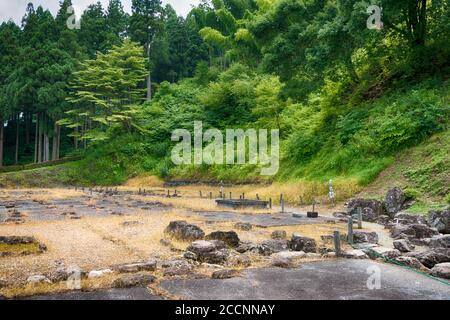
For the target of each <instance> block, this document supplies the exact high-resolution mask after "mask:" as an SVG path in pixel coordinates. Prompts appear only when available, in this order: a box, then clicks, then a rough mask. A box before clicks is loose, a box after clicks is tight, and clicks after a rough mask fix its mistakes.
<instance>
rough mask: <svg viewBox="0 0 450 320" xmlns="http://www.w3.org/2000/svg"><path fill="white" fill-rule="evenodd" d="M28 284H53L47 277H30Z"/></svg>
mask: <svg viewBox="0 0 450 320" xmlns="http://www.w3.org/2000/svg"><path fill="white" fill-rule="evenodd" d="M27 283H29V284H38V283H52V282H51V281H50V280H49V279H48V278H47V277H46V276H42V275H36V276H31V277H28V279H27Z"/></svg>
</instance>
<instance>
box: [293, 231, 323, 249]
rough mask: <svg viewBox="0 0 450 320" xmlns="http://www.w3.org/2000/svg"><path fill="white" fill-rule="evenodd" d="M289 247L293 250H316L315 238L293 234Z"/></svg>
mask: <svg viewBox="0 0 450 320" xmlns="http://www.w3.org/2000/svg"><path fill="white" fill-rule="evenodd" d="M290 247H291V249H292V250H293V251H303V252H306V253H308V252H312V253H316V252H317V244H316V240H314V239H311V238H307V237H304V236H301V235H299V234H293V235H292V238H291V243H290Z"/></svg>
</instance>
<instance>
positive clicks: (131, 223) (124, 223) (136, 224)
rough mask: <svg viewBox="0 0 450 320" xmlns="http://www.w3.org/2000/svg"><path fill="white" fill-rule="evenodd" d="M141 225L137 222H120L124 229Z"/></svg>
mask: <svg viewBox="0 0 450 320" xmlns="http://www.w3.org/2000/svg"><path fill="white" fill-rule="evenodd" d="M141 224H142V223H141V222H139V221H124V222H122V226H124V227H134V226H138V225H141Z"/></svg>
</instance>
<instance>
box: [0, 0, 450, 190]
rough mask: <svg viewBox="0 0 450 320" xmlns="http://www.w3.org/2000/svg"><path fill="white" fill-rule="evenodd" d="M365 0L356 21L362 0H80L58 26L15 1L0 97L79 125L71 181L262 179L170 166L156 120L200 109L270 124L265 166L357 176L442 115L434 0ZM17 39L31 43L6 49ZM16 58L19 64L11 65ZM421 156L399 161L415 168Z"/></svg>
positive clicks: (165, 130) (313, 175) (183, 117)
mask: <svg viewBox="0 0 450 320" xmlns="http://www.w3.org/2000/svg"><path fill="white" fill-rule="evenodd" d="M65 2H70V1H65ZM378 5H380V7H382V8H383V11H382V13H383V14H382V16H381V17H380V18H381V21H382V23H383V26H382V28H381V25H376V28H368V27H367V22H368V19H369V22H370V18H369V16H370V15H371V14H372V13H373V12H372V11H371V10H369V11H368V7H369V4H368V3H367V1H363V0H353V1H347V0H304V1H302V0H258V1H254V0H213V1H211V2H209V1H203V2H202V3H201V4H200V5H199V6H197V7H195V8H193V9H192V11H191V12H190V14H189V15H188V16H187V17H186V18H182V17H179V16H177V14H176V12H175V11H174V10H173V9H172V8H171V7H169V6H167V7H165V8H163V7H161V3H160V1H157V0H148V1H133V13H132V15H131V16H128V15H126V14H125V13H123V9H122V8H121V5H120V1H111V3H110V5H109V8H108V10H107V11H104V10H103V9H102V8H101V6H100V5H99V4H97V5H92V6H90V7H89V8H88V9H87V11H86V12H85V13H84V14H83V16H82V28H81V29H80V30H64V31H59V32H57V31H54V30H62V29H57V28H56V26H55V25H57V24H58V17H57V18H56V20H55V19H53V18H52V17H51V15H49V13H48V12H46V11H44V10H43V9H41V8H39V9H38V10H36V11H33V10H31V9H30V8H29V9H28V11H29V12H28V14H27V16H26V17H27V19H25V20H24V21H25V22H24V27H23V28H22V29H20V28H18V27H16V26H15V25H13V24H11V23H4V24H3V25H2V26H1V28H0V37H1V38H2V42H7V43H8V46H5V47H4V49H2V50H3V51H1V52H0V53H1V55H0V59H1V61H6V62H7V63H6V66H4V65H5V64H2V67H1V68H0V90H1V92H2V93H3V92H5V95H3V94H2V98H1V99H0V108H2V109H1V110H2V115H13V114H17V113H18V112H24V110H23V109H22V108H26V110H27V112H30V113H31V114H33V113H36V112H37V113H43V112H45V114H46V116H48V117H50V118H51V119H53V120H55V121H57V120H60V121H59V122H57V124H58V123H59V124H63V125H65V126H66V127H68V128H65V129H64V130H67V132H66V136H69V137H71V136H75V138H76V140H77V141H78V140H79V139H84V140H83V141H86V140H85V138H86V139H88V140H91V142H90V143H89V144H87V147H88V148H87V150H86V151H85V152H84V157H85V158H84V159H83V160H82V161H80V162H77V163H74V164H72V165H70V166H67V168H71V169H70V170H69V169H68V172H72V173H73V174H68V175H70V179H68V180H69V181H70V182H71V183H76V182H80V183H89V184H117V183H121V182H123V181H124V180H126V179H127V178H129V177H132V176H136V175H140V174H156V175H159V176H162V177H176V178H191V179H218V180H240V181H248V180H260V179H263V178H262V177H261V176H260V175H259V170H258V167H257V166H255V165H242V166H226V165H223V166H209V165H201V166H182V167H175V166H174V165H173V164H172V162H171V160H170V153H171V148H172V146H173V144H172V143H171V141H170V137H171V133H172V132H173V130H175V129H179V128H186V129H190V130H192V127H193V124H194V121H203V124H204V128H205V129H207V128H212V127H214V128H219V129H222V130H224V129H227V128H256V129H257V128H264V129H280V133H281V140H282V141H281V151H282V154H281V169H280V171H279V173H278V175H277V176H275V177H270V178H268V179H278V180H293V179H294V180H295V179H311V180H320V181H326V180H328V179H329V178H330V177H331V176H332V177H341V178H350V179H356V180H357V181H358V182H359V183H360V184H367V183H369V182H370V181H373V180H374V178H376V177H377V175H378V174H379V173H380V172H381V171H382V170H383V169H385V168H386V167H387V166H388V165H390V164H391V163H392V162H393V160H394V159H395V156H396V154H397V153H399V152H401V151H403V150H405V149H408V148H410V147H413V146H415V145H418V144H420V143H422V142H423V141H425V140H426V139H428V138H429V137H431V136H433V135H434V134H436V133H438V132H447V131H448V125H449V118H450V81H449V74H450V64H449V61H450V45H449V44H450V32H449V30H448V26H449V25H450V5H449V3H448V1H444V0H442V1H430V0H408V1H387V0H386V1H384V0H380V1H378ZM61 10H62V9H61ZM31 17H32V18H33V19H31ZM46 28H47V29H46ZM44 35H45V36H44ZM50 35H54V37H53V38H52V37H51V36H50ZM127 35H129V36H130V38H131V40H133V41H135V42H131V41H130V40H126V39H127ZM34 37H36V39H42V41H38V40H36V41H29V39H33V38H34ZM39 37H41V38H39ZM21 38H26V39H27V41H25V42H24V40H21ZM77 40H78V41H77ZM21 41H22V42H21ZM23 43H26V46H25V44H23ZM61 43H69V44H71V45H70V46H63V47H61V46H60V44H61ZM21 46H22V47H23V50H20V52H22V54H25V55H30V54H35V55H36V57H35V59H34V60H30V61H28V60H26V59H25V58H24V57H20V56H19V57H15V56H14V54H12V53H11V52H14V50H15V47H21ZM27 46H34V47H33V50H31V51H33V53H30V49H29V48H28V47H27ZM61 48H64V50H63V49H61ZM69 49H70V50H69ZM39 50H40V51H39ZM144 57H147V58H148V62H149V63H148V65H147V64H146V63H145V58H144ZM15 59H19V61H22V63H21V62H17V61H15ZM39 59H43V60H45V61H39ZM51 59H54V60H55V61H57V62H58V63H57V64H55V63H54V61H53V60H51ZM75 62H76V63H75ZM15 63H18V64H21V66H22V67H21V68H19V69H18V70H19V71H17V72H11V71H10V70H12V69H11V68H12V67H11V66H12V65H14V64H15ZM27 64H30V65H29V66H28V65H27ZM8 68H9V69H8ZM22 68H23V71H22V72H21V71H20V70H21V69H22ZM126 70H128V71H126ZM148 70H150V71H151V72H150V74H151V76H150V77H148V78H147V80H146V81H145V79H146V77H147V76H148ZM28 71H31V74H30V73H27V72H28ZM10 74H12V78H11V79H10V78H8V77H7V76H6V75H10ZM44 76H45V77H46V78H49V77H50V79H54V81H50V83H51V85H48V83H47V82H46V81H44V80H43V79H42V77H44ZM152 81H153V83H152ZM55 83H58V85H55ZM146 83H147V84H149V83H152V89H153V91H152V94H151V95H150V96H151V98H152V99H151V100H149V98H150V97H149V95H148V94H147V99H145V98H146V94H145V91H146V90H145V89H146ZM2 101H3V102H2ZM69 110H70V111H69ZM67 111H68V112H67ZM3 118H4V120H7V119H8V116H7V117H3ZM62 118H63V120H61V119H62ZM69 129H70V130H69ZM72 129H76V130H79V131H80V132H78V131H76V132H75V133H73V132H72ZM11 132H12V131H11V130H10V129H9V126H8V132H7V133H8V135H11ZM11 142H12V141H11V140H10V141H7V145H10V144H11ZM67 152H69V153H70V152H73V150H70V149H68V150H67ZM8 161H10V160H8ZM424 170H425V171H426V170H428V169H427V168H426V166H424V167H423V168H422V169H420V168H417V169H415V170H414V172H413V171H411V172H410V173H408V174H410V175H411V179H423V177H425V176H426V173H424V172H425V171H424ZM430 170H432V169H430ZM428 173H429V174H431V173H430V172H428ZM427 191H428V190H427Z"/></svg>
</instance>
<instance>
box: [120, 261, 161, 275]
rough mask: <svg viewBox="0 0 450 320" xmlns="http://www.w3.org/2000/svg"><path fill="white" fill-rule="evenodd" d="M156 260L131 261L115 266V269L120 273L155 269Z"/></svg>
mask: <svg viewBox="0 0 450 320" xmlns="http://www.w3.org/2000/svg"><path fill="white" fill-rule="evenodd" d="M156 265H157V262H156V260H149V261H147V262H137V263H129V264H122V265H118V266H115V267H114V268H113V269H114V270H116V271H117V272H119V273H136V272H139V271H155V270H156Z"/></svg>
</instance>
